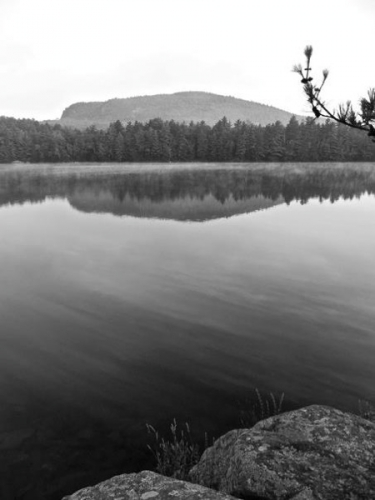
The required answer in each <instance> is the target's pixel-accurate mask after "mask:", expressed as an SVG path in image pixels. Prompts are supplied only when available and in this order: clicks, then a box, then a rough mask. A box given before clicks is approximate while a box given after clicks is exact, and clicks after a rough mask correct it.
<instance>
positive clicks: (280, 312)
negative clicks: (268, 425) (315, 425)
mask: <svg viewBox="0 0 375 500" xmlns="http://www.w3.org/2000/svg"><path fill="white" fill-rule="evenodd" d="M374 194H375V165H374V164H350V163H345V164H312V163H311V164H276V163H273V164H199V165H198V164H97V165H94V164H82V165H80V164H64V165H19V164H12V165H0V231H1V237H0V262H1V266H0V283H1V287H0V314H1V326H0V342H1V350H0V397H1V401H2V406H1V412H0V466H1V467H2V470H1V474H0V476H1V480H0V481H1V484H0V488H1V490H0V493H1V495H0V497H1V498H2V499H4V500H8V499H12V500H13V499H23V500H27V499H29V498H30V499H32V500H36V499H38V498H43V499H55V498H56V499H57V498H61V496H62V495H63V494H68V493H71V492H72V491H74V490H76V489H78V488H80V487H83V486H86V485H88V484H92V483H95V482H98V481H99V480H102V479H105V478H107V477H110V476H111V475H114V474H116V473H121V472H125V471H134V470H140V469H142V468H146V467H147V468H150V467H152V466H153V458H152V456H151V454H150V452H149V451H148V450H147V443H148V442H149V439H150V438H149V436H147V432H146V423H149V424H152V425H154V426H155V427H156V428H158V429H160V430H161V431H164V432H166V430H167V429H168V426H169V424H170V423H171V421H172V419H173V418H176V419H177V421H178V422H181V424H183V423H184V422H186V421H188V422H189V423H190V425H191V428H192V430H193V433H194V435H195V436H196V438H197V439H198V440H199V439H202V438H203V435H204V432H207V433H208V434H209V436H210V437H214V436H216V437H218V435H220V434H221V433H223V432H226V431H227V430H229V429H231V428H233V427H236V426H240V415H241V409H244V408H246V405H247V404H250V403H249V402H248V401H249V400H251V399H252V398H253V399H254V397H255V396H254V390H255V389H256V388H257V389H258V390H259V391H260V392H261V393H262V394H264V395H265V396H264V397H267V395H268V394H269V393H270V392H273V393H274V394H275V395H277V396H279V395H280V394H281V393H285V408H286V409H290V408H295V407H298V406H301V405H307V404H312V403H319V404H328V405H332V406H336V407H338V408H340V409H343V410H348V411H354V412H357V411H358V401H359V400H368V401H374V399H375V389H374V387H375V386H374V379H375V363H374V359H375V331H374V325H375V265H374V264H375V197H374Z"/></svg>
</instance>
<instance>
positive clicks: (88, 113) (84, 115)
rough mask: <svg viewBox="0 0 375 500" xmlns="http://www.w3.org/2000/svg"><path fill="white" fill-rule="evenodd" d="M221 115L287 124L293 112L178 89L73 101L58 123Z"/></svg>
mask: <svg viewBox="0 0 375 500" xmlns="http://www.w3.org/2000/svg"><path fill="white" fill-rule="evenodd" d="M223 116H226V117H227V119H228V120H230V121H232V122H235V121H237V120H242V121H250V122H251V123H255V124H257V125H268V124H269V123H275V122H276V121H280V122H281V123H283V124H284V125H286V124H287V123H288V122H289V120H290V118H291V117H292V114H291V113H288V112H287V111H283V110H281V109H278V108H274V107H273V106H266V105H265V104H260V103H257V102H252V101H245V100H244V99H237V98H235V97H230V96H223V95H217V94H210V93H208V92H177V93H175V94H160V95H152V96H138V97H129V98H127V99H110V100H109V101H105V102H80V103H75V104H72V105H71V106H69V107H68V108H66V109H65V110H64V112H63V114H62V116H61V119H60V121H59V122H57V123H60V125H67V126H73V127H76V128H85V127H88V126H90V125H96V126H97V127H98V128H106V127H108V125H109V124H110V123H112V122H115V121H117V120H119V121H121V123H123V124H126V123H127V122H129V121H131V122H134V121H138V122H142V123H146V122H148V121H149V120H152V119H153V118H155V117H159V118H161V119H162V120H164V121H165V120H167V121H169V120H174V121H177V122H186V123H190V122H191V121H193V122H201V121H202V120H203V121H205V122H206V123H207V124H208V125H215V123H216V122H218V121H219V120H220V119H221V118H222V117H223Z"/></svg>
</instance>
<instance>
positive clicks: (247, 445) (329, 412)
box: [190, 406, 375, 500]
mask: <svg viewBox="0 0 375 500" xmlns="http://www.w3.org/2000/svg"><path fill="white" fill-rule="evenodd" d="M190 476H191V479H192V481H193V482H196V483H199V484H202V485H205V486H208V487H211V488H215V489H218V490H220V491H222V492H226V493H228V494H231V495H234V496H238V497H240V498H247V499H250V498H251V499H253V498H258V499H262V500H286V499H288V500H291V499H293V500H370V499H375V424H374V423H372V422H370V421H368V420H365V419H363V418H361V417H358V416H356V415H352V414H349V413H343V412H341V411H339V410H335V409H333V408H330V407H326V406H309V407H307V408H302V409H300V410H296V411H292V412H289V413H284V414H281V415H278V416H275V417H271V418H268V419H267V420H263V421H261V422H258V423H257V424H256V425H255V426H254V427H253V428H251V429H241V430H233V431H231V432H228V433H227V434H225V435H224V436H222V437H221V438H219V439H218V440H217V441H216V442H215V443H214V445H213V446H212V447H211V448H208V449H207V450H206V451H205V452H204V454H203V455H202V458H201V459H200V461H199V463H198V464H197V465H196V466H195V467H194V468H193V469H192V470H191V472H190Z"/></svg>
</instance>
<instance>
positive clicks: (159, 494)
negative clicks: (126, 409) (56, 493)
mask: <svg viewBox="0 0 375 500" xmlns="http://www.w3.org/2000/svg"><path fill="white" fill-rule="evenodd" d="M173 498H175V499H177V500H188V499H189V500H203V499H204V500H234V498H233V497H231V496H229V495H225V494H223V493H219V492H217V491H214V490H210V489H209V488H205V487H204V486H199V485H197V484H192V483H189V482H187V481H180V480H178V479H172V478H170V477H165V476H161V475H160V474H156V473H155V472H150V471H142V472H139V473H134V474H122V475H120V476H115V477H112V478H111V479H108V480H107V481H103V482H102V483H99V484H97V485H95V486H91V487H89V488H84V489H83V490H79V491H77V492H76V493H73V495H70V496H68V497H64V498H63V500H151V499H154V500H166V499H168V500H172V499H173Z"/></svg>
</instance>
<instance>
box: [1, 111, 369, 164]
mask: <svg viewBox="0 0 375 500" xmlns="http://www.w3.org/2000/svg"><path fill="white" fill-rule="evenodd" d="M13 161H21V162H30V163H43V162H45V163H54V162H273V161H276V162H323V161H338V162H340V161H375V147H374V146H373V144H371V143H370V142H369V141H368V140H366V137H365V136H363V135H362V134H361V133H360V132H359V131H358V130H354V129H350V128H347V127H344V126H342V125H340V124H338V123H335V122H332V121H329V120H327V121H325V122H319V121H316V120H315V119H312V118H307V119H306V120H305V121H303V122H298V121H297V119H296V118H295V117H292V118H291V119H290V121H289V123H288V124H287V125H283V124H282V123H281V122H279V121H277V122H276V123H274V124H270V125H266V126H260V125H254V124H252V123H249V122H244V121H240V120H238V121H236V122H235V123H234V124H232V123H231V122H229V121H228V120H227V119H226V118H225V117H224V118H222V119H221V120H219V121H218V122H217V123H216V124H215V125H213V126H210V125H207V124H206V123H205V122H199V123H196V122H191V123H184V122H183V123H177V122H175V121H173V120H169V121H163V120H161V119H159V118H155V119H152V120H150V121H148V122H147V123H140V122H134V123H131V122H129V123H127V124H125V125H124V124H122V123H121V122H120V121H116V122H114V123H112V124H111V125H110V126H109V127H108V128H107V129H106V130H101V129H97V128H96V127H95V126H91V127H88V128H86V129H84V130H78V129H73V128H68V127H63V126H61V125H59V124H55V125H51V124H48V123H43V122H38V121H35V120H29V119H15V118H7V117H0V163H11V162H13Z"/></svg>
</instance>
